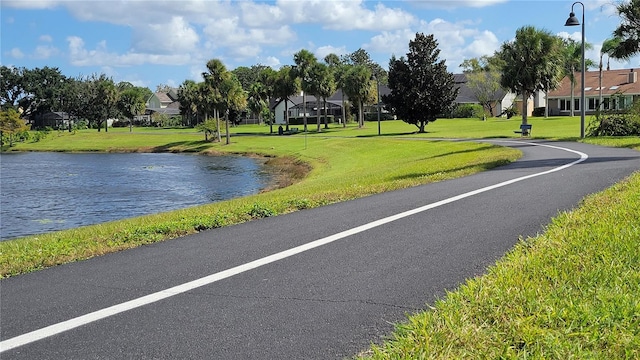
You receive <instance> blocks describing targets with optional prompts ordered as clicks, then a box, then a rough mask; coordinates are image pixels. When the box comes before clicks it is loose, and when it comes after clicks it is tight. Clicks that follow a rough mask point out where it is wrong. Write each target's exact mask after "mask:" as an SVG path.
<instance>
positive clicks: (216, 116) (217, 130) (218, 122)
mask: <svg viewBox="0 0 640 360" xmlns="http://www.w3.org/2000/svg"><path fill="white" fill-rule="evenodd" d="M214 114H215V119H216V133H217V135H218V142H222V138H221V137H220V112H219V111H218V109H215V110H214Z"/></svg>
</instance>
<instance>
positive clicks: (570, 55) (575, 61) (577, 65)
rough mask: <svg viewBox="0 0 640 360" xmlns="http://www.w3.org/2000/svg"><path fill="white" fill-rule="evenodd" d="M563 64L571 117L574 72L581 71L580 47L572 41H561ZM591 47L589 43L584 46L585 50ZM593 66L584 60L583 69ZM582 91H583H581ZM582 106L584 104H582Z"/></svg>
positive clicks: (572, 112)
mask: <svg viewBox="0 0 640 360" xmlns="http://www.w3.org/2000/svg"><path fill="white" fill-rule="evenodd" d="M563 44H564V51H563V64H564V74H565V75H566V76H568V77H569V80H570V81H571V107H570V111H571V116H573V115H574V111H575V106H574V88H575V86H576V72H581V71H582V45H581V44H580V43H578V42H577V41H575V40H573V39H565V40H563ZM592 47H593V46H592V45H591V44H589V43H585V44H584V48H585V49H591V48H592ZM590 66H593V61H591V60H590V59H585V68H586V69H588V68H589V67H590ZM585 71H586V70H585ZM582 91H584V89H583V90H582ZM582 106H584V104H582Z"/></svg>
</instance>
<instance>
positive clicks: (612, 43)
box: [598, 37, 621, 110]
mask: <svg viewBox="0 0 640 360" xmlns="http://www.w3.org/2000/svg"><path fill="white" fill-rule="evenodd" d="M620 41H621V39H620V38H619V37H613V38H611V39H607V40H605V41H604V42H603V43H602V47H601V48H600V66H599V68H600V74H599V80H598V81H599V85H598V88H599V96H598V99H599V102H598V110H602V105H603V104H602V56H603V55H604V54H607V55H608V56H607V71H609V60H611V57H612V55H613V53H614V52H615V50H616V48H617V47H618V46H620Z"/></svg>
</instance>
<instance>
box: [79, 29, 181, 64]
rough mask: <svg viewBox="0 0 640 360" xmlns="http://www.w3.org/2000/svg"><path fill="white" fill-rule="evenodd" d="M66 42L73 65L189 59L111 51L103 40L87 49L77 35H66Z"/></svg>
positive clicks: (177, 61)
mask: <svg viewBox="0 0 640 360" xmlns="http://www.w3.org/2000/svg"><path fill="white" fill-rule="evenodd" d="M67 42H68V44H69V57H70V60H71V64H72V65H75V66H132V65H142V64H157V65H185V64H187V63H189V62H190V60H191V57H190V55H189V54H167V55H158V54H149V53H140V52H128V53H125V54H116V53H111V52H109V51H108V50H107V45H106V42H105V41H101V42H99V43H98V44H97V46H96V48H95V49H94V50H87V49H86V48H85V46H84V40H82V38H80V37H77V36H70V37H68V38H67Z"/></svg>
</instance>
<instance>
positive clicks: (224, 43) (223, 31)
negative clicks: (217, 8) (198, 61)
mask: <svg viewBox="0 0 640 360" xmlns="http://www.w3.org/2000/svg"><path fill="white" fill-rule="evenodd" d="M203 32H204V34H205V35H207V36H208V37H209V40H210V41H211V43H212V44H213V46H215V47H229V48H233V47H236V46H239V45H240V44H253V45H254V46H258V45H283V44H286V43H287V42H289V41H291V40H293V39H294V38H295V34H294V33H293V31H292V30H291V28H289V26H287V25H280V26H279V27H277V28H274V29H260V28H254V29H246V28H243V27H240V26H239V18H238V17H233V18H226V19H222V20H218V21H211V22H210V23H209V24H208V25H207V26H206V27H205V28H204V31H203Z"/></svg>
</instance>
